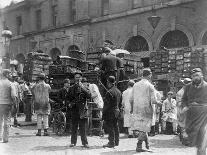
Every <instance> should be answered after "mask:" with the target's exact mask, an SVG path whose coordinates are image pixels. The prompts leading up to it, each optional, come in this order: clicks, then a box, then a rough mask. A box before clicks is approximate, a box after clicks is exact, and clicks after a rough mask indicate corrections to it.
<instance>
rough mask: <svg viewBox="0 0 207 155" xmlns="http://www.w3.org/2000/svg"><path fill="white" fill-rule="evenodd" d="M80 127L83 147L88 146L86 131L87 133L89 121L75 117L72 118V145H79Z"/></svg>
mask: <svg viewBox="0 0 207 155" xmlns="http://www.w3.org/2000/svg"><path fill="white" fill-rule="evenodd" d="M78 126H79V130H80V136H81V141H82V145H85V144H88V140H87V137H86V131H87V119H86V118H84V119H80V118H78V117H77V116H76V117H73V116H72V135H71V144H75V145H76V143H77V131H78Z"/></svg>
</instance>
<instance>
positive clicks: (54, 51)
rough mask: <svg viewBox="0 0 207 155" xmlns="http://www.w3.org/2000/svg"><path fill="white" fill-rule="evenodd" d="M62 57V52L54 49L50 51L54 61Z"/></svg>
mask: <svg viewBox="0 0 207 155" xmlns="http://www.w3.org/2000/svg"><path fill="white" fill-rule="evenodd" d="M59 55H61V51H60V50H59V49H58V48H56V47H55V48H53V49H51V51H50V56H51V58H52V60H53V61H54V60H56V59H57V56H59Z"/></svg>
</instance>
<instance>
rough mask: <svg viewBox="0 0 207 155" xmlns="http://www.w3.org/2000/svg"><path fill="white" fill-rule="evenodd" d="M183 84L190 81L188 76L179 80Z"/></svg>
mask: <svg viewBox="0 0 207 155" xmlns="http://www.w3.org/2000/svg"><path fill="white" fill-rule="evenodd" d="M180 81H181V82H182V83H183V84H184V85H187V84H188V83H190V82H191V79H190V78H184V79H182V80H180Z"/></svg>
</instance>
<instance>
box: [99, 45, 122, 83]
mask: <svg viewBox="0 0 207 155" xmlns="http://www.w3.org/2000/svg"><path fill="white" fill-rule="evenodd" d="M105 53H106V55H105V56H103V57H102V59H101V61H100V69H101V73H102V75H101V82H102V83H103V85H104V86H105V87H106V86H107V78H108V77H109V76H114V77H115V78H116V81H119V80H121V78H120V71H123V63H122V60H121V59H120V58H118V57H116V56H115V55H113V54H112V53H111V51H110V49H108V50H105ZM122 74H123V76H124V73H122Z"/></svg>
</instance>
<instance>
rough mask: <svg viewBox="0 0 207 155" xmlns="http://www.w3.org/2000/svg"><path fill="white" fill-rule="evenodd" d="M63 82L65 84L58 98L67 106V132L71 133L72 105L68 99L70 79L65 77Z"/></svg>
mask: <svg viewBox="0 0 207 155" xmlns="http://www.w3.org/2000/svg"><path fill="white" fill-rule="evenodd" d="M63 83H64V86H63V88H62V89H60V91H59V92H58V95H57V96H58V97H57V100H58V102H59V103H60V104H62V105H65V106H66V133H69V132H70V119H71V107H70V105H69V102H68V100H67V96H68V93H69V89H70V80H69V79H65V80H64V82H63Z"/></svg>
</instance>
